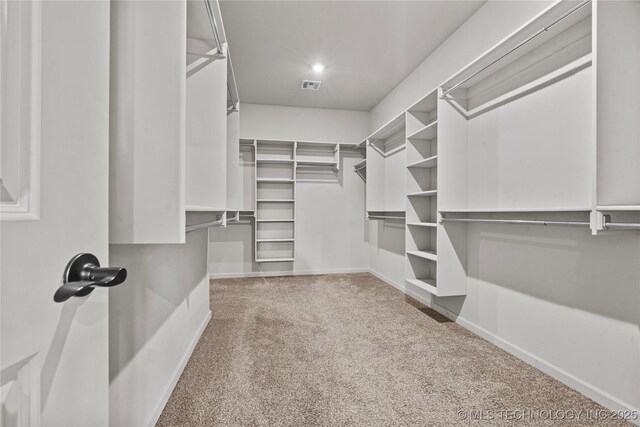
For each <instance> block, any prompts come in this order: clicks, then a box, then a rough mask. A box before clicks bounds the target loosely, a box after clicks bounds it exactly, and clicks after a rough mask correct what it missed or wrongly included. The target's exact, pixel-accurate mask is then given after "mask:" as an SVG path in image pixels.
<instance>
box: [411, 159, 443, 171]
mask: <svg viewBox="0 0 640 427" xmlns="http://www.w3.org/2000/svg"><path fill="white" fill-rule="evenodd" d="M437 166H438V156H431V157H429V158H426V159H423V160H420V161H417V162H415V163H411V164H410V165H408V166H407V167H408V168H424V169H430V168H435V167H437Z"/></svg>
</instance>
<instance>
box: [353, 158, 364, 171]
mask: <svg viewBox="0 0 640 427" xmlns="http://www.w3.org/2000/svg"><path fill="white" fill-rule="evenodd" d="M366 166H367V159H362V160H361V161H359V162H358V163H356V164H355V165H353V168H354V169H356V170H357V169H360V168H363V167H366Z"/></svg>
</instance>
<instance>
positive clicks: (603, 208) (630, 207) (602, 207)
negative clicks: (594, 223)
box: [596, 205, 640, 211]
mask: <svg viewBox="0 0 640 427" xmlns="http://www.w3.org/2000/svg"><path fill="white" fill-rule="evenodd" d="M596 210H599V211H640V205H610V206H606V205H599V206H596Z"/></svg>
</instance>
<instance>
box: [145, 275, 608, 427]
mask: <svg viewBox="0 0 640 427" xmlns="http://www.w3.org/2000/svg"><path fill="white" fill-rule="evenodd" d="M211 309H212V312H213V318H212V320H211V322H210V323H209V326H208V327H207V329H206V330H205V332H204V334H203V336H202V339H201V340H200V342H199V343H198V345H197V347H196V349H195V351H194V353H193V356H192V357H191V360H190V361H189V363H188V365H187V367H186V369H185V371H184V373H183V374H182V377H181V378H180V381H179V382H178V385H177V386H176V389H175V391H174V392H173V395H172V396H171V398H170V399H169V402H168V404H167V406H166V408H165V409H164V412H163V413H162V416H161V417H160V420H159V421H158V424H157V425H158V426H181V425H185V426H186V425H188V426H217V425H219V426H240V425H262V426H278V425H280V426H314V425H315V426H318V425H322V426H340V425H342V426H347V425H360V426H378V425H380V426H383V425H384V426H390V425H419V426H427V425H428V426H448V425H468V424H469V423H470V417H476V418H478V417H481V418H483V419H484V420H485V421H484V422H483V424H485V423H487V421H488V422H490V423H492V424H502V425H504V424H506V423H509V424H514V425H532V424H535V425H538V424H549V425H558V424H561V425H590V424H593V425H596V424H601V423H599V422H595V421H589V420H588V419H587V418H588V417H589V416H591V417H592V418H593V417H595V416H596V411H599V410H604V408H602V407H601V406H599V405H597V404H595V403H594V402H593V401H591V400H589V399H587V398H586V397H584V396H582V395H581V394H579V393H577V392H575V391H573V390H571V389H569V388H568V387H566V386H564V385H563V384H561V383H560V382H558V381H556V380H554V379H552V378H550V377H549V376H547V375H545V374H543V373H542V372H540V371H538V370H537V369H535V368H533V367H531V366H529V365H527V364H525V363H524V362H521V361H520V360H518V359H516V358H515V357H513V356H511V355H509V354H508V353H506V352H504V351H502V350H500V349H498V348H497V347H495V346H494V345H492V344H490V343H488V342H487V341H484V340H483V339H481V338H478V337H477V336H475V335H473V334H472V333H470V332H468V331H466V330H465V329H463V328H462V327H460V326H458V325H456V324H455V323H452V322H450V321H448V320H447V319H446V318H444V317H443V316H440V315H439V314H437V313H435V312H434V311H432V310H430V309H427V308H425V307H424V306H421V305H420V304H419V303H417V302H415V301H413V300H411V299H408V298H407V297H405V296H404V295H403V294H402V293H401V292H399V291H397V290H396V289H394V288H393V287H391V286H389V285H387V284H385V283H383V282H382V281H380V280H378V279H376V278H375V277H373V276H371V275H369V274H344V275H327V276H297V277H273V278H259V279H229V280H216V281H212V282H211ZM461 410H462V411H466V412H465V413H464V414H462V415H460V414H459V413H458V412H459V411H461ZM472 410H477V411H478V412H475V413H473V414H472V413H471V411H472ZM507 410H512V411H516V410H526V411H527V412H526V414H527V415H526V417H527V418H526V420H525V421H517V418H520V417H522V416H523V415H522V414H521V413H519V412H512V413H507V412H500V411H507ZM542 410H550V411H554V410H565V411H568V410H572V411H576V413H574V414H573V415H567V414H565V415H564V417H565V418H566V417H571V416H573V417H576V416H577V411H581V410H582V411H585V412H583V413H582V415H580V416H581V418H582V419H581V420H580V421H579V422H578V421H572V422H571V421H561V420H557V419H556V420H550V419H549V415H548V414H547V413H545V412H536V411H542ZM479 411H485V412H479ZM529 411H532V412H529ZM606 412H607V413H608V411H606ZM553 415H555V416H556V417H561V416H563V415H562V413H553ZM509 416H512V417H515V418H516V420H508V417H509ZM464 417H466V418H464ZM531 417H535V418H536V420H533V421H532V419H531ZM463 418H464V419H463ZM542 418H546V420H543V419H542ZM491 419H492V420H491ZM611 424H613V423H611Z"/></svg>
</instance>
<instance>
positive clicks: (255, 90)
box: [194, 0, 484, 111]
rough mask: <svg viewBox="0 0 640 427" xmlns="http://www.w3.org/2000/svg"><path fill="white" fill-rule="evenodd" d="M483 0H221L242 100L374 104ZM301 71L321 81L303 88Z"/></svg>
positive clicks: (336, 105) (306, 104) (300, 104)
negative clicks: (318, 85) (320, 69)
mask: <svg viewBox="0 0 640 427" xmlns="http://www.w3.org/2000/svg"><path fill="white" fill-rule="evenodd" d="M483 3H484V1H391V0H387V1H302V0H298V1H237V0H221V1H220V9H221V10H222V18H223V20H224V30H225V31H226V38H227V40H228V42H229V46H230V50H231V54H232V58H233V68H234V70H235V74H236V81H237V85H238V92H239V95H240V100H241V101H242V102H246V103H255V104H273V105H286V106H296V107H316V108H334V109H346V110H359V111H369V110H371V109H372V108H373V107H374V106H375V105H376V104H377V103H378V102H379V101H380V100H381V99H382V98H383V97H384V96H385V95H386V94H387V93H389V92H390V91H391V89H393V88H394V87H395V86H396V85H397V84H398V83H400V82H401V81H402V79H404V78H405V77H406V76H407V75H408V74H409V73H410V72H411V71H412V70H413V69H415V68H416V67H417V66H418V65H419V64H420V63H421V62H422V61H423V60H424V59H425V58H426V57H427V56H428V55H429V54H430V53H431V52H433V51H434V50H435V49H436V48H437V47H438V46H439V45H440V44H441V43H442V42H443V41H444V40H445V39H446V38H447V37H448V36H449V35H451V34H452V33H453V32H454V31H455V30H456V29H457V28H458V27H459V26H460V25H462V23H463V22H464V21H466V20H467V19H468V18H469V17H470V16H471V15H472V14H473V13H474V12H476V11H477V10H478V9H479V8H480V6H482V4H483ZM203 22H204V21H203ZM207 31H208V33H209V34H210V30H208V28H203V34H206V32H207ZM194 35H195V34H194ZM315 62H321V63H323V64H324V65H325V67H326V68H325V70H324V71H323V72H322V73H321V74H317V73H315V72H313V70H311V65H312V64H313V63H315ZM302 79H310V80H322V82H323V83H322V87H321V88H320V90H319V91H317V92H312V91H303V90H301V89H299V87H300V83H301V80H302Z"/></svg>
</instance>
